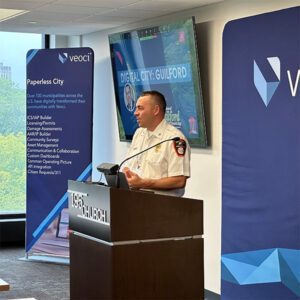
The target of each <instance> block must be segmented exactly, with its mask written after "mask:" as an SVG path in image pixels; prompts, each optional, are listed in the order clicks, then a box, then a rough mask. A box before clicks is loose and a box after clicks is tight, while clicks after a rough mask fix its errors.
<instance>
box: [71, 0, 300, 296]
mask: <svg viewBox="0 0 300 300" xmlns="http://www.w3.org/2000/svg"><path fill="white" fill-rule="evenodd" d="M299 4H300V2H299V1H298V0H297V1H290V0H285V1H282V0H248V1H246V0H225V1H224V2H221V3H218V4H214V5H210V6H205V7H202V8H199V9H193V10H192V11H185V12H180V13H178V14H173V15H169V16H165V17H163V18H157V19H152V20H145V22H143V23H136V24H133V25H132V26H130V27H129V26H126V27H122V28H118V29H115V30H113V31H109V32H108V31H102V32H100V31H99V32H96V33H92V34H88V35H84V36H82V37H81V38H80V39H78V38H77V37H76V38H72V39H70V43H69V45H70V46H73V47H74V46H76V43H78V44H77V46H84V47H91V48H92V49H93V50H94V52H95V81H94V91H95V92H94V146H93V163H94V166H96V165H98V164H99V163H101V162H115V163H118V162H120V161H121V160H122V159H123V158H124V156H125V154H126V151H127V148H128V146H129V144H128V143H124V142H119V136H118V129H117V119H116V108H115V102H114V89H113V81H112V71H111V64H110V56H109V45H108V36H107V35H108V34H109V33H113V32H119V31H124V30H127V29H134V28H138V27H145V26H148V25H154V24H162V23H166V22H169V21H173V20H178V19H182V18H185V17H190V16H195V17H196V23H199V24H200V25H199V29H200V30H199V34H200V37H199V38H200V46H201V47H200V49H199V50H200V67H201V70H200V72H201V82H202V87H203V93H204V100H205V106H206V107H205V108H206V109H207V112H208V114H209V116H208V124H207V126H208V131H209V133H210V140H211V146H210V147H209V148H208V149H192V176H191V178H190V179H189V180H188V184H187V188H186V194H185V196H186V197H191V198H196V199H203V200H204V232H205V255H204V257H205V262H204V263H205V288H206V289H208V290H211V291H213V292H215V293H220V254H221V151H222V126H221V124H222V33H223V29H224V26H225V24H226V23H227V22H228V21H230V20H233V19H237V18H242V17H246V16H249V15H256V14H260V13H264V12H269V11H274V10H279V9H283V8H287V7H292V6H297V5H299ZM93 176H94V180H96V179H98V178H99V175H98V174H97V171H95V172H94V175H93Z"/></svg>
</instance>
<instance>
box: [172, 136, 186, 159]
mask: <svg viewBox="0 0 300 300" xmlns="http://www.w3.org/2000/svg"><path fill="white" fill-rule="evenodd" d="M173 148H174V150H175V152H176V154H177V155H178V156H184V155H185V150H186V142H185V140H183V139H180V140H179V141H173Z"/></svg>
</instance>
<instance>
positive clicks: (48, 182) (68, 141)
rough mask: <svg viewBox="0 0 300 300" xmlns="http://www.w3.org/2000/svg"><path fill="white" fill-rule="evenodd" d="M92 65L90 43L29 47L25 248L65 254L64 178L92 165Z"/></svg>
mask: <svg viewBox="0 0 300 300" xmlns="http://www.w3.org/2000/svg"><path fill="white" fill-rule="evenodd" d="M93 68H94V54H93V50H92V49H90V48H66V49H42V50H30V51H28V53H27V79H26V80H27V211H26V214H27V221H26V252H28V251H29V250H31V251H33V250H34V252H42V253H45V252H46V253H47V252H48V253H53V254H62V255H67V254H68V214H67V211H66V210H64V208H67V206H68V193H67V180H68V179H73V180H79V181H84V180H86V179H88V177H90V176H91V171H92V119H93ZM64 211H65V213H63V212H64ZM56 246H57V247H56ZM62 249H65V250H64V251H62Z"/></svg>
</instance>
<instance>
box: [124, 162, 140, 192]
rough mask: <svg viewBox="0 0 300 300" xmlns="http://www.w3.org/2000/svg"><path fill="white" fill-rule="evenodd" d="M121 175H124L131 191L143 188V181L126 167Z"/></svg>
mask: <svg viewBox="0 0 300 300" xmlns="http://www.w3.org/2000/svg"><path fill="white" fill-rule="evenodd" d="M123 173H124V174H125V176H126V179H127V182H128V184H129V187H130V188H131V189H139V188H142V187H143V179H142V178H141V177H140V176H139V175H138V174H136V173H135V172H132V171H131V170H130V169H129V168H127V167H126V168H124V169H123Z"/></svg>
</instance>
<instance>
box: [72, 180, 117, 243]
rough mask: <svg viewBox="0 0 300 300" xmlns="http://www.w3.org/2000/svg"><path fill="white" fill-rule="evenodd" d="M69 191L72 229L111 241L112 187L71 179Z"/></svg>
mask: <svg viewBox="0 0 300 300" xmlns="http://www.w3.org/2000/svg"><path fill="white" fill-rule="evenodd" d="M68 192H69V227H70V229H71V230H74V231H77V232H80V233H83V234H86V235H89V236H92V237H95V238H98V239H101V240H104V241H110V237H111V230H110V189H109V188H108V187H105V186H102V185H98V184H89V183H83V182H77V181H72V180H69V181H68Z"/></svg>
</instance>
